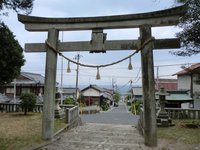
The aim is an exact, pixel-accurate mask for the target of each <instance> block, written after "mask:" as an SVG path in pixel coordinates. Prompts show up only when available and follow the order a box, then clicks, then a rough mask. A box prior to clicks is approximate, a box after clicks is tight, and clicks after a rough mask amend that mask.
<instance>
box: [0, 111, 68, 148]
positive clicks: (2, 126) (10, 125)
mask: <svg viewBox="0 0 200 150" xmlns="http://www.w3.org/2000/svg"><path fill="white" fill-rule="evenodd" d="M65 125H66V124H65V123H64V120H61V119H60V120H55V129H54V131H55V132H57V131H58V130H60V129H61V128H63V127H64V126H65ZM41 133H42V114H41V113H28V114H27V115H26V116H25V115H23V113H1V114H0V135H1V136H0V149H1V150H11V149H14V150H19V149H22V148H23V147H29V146H32V145H34V144H40V143H42V142H43V141H42V139H41Z"/></svg>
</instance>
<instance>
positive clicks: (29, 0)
mask: <svg viewBox="0 0 200 150" xmlns="http://www.w3.org/2000/svg"><path fill="white" fill-rule="evenodd" d="M33 1H34V0H0V12H1V13H0V15H7V14H8V12H4V11H5V10H14V11H15V12H17V13H19V12H22V13H25V14H30V13H31V12H32V9H33Z"/></svg>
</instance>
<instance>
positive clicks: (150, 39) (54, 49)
mask: <svg viewBox="0 0 200 150" xmlns="http://www.w3.org/2000/svg"><path fill="white" fill-rule="evenodd" d="M154 40H155V38H153V37H151V38H149V39H148V40H146V41H145V42H144V43H143V45H142V46H141V47H139V48H138V49H136V51H134V52H133V53H132V54H130V55H128V56H127V57H125V58H122V59H120V60H118V61H115V62H112V63H109V64H104V65H88V64H82V63H80V62H76V61H74V60H71V59H70V58H68V57H66V56H64V55H63V53H61V52H60V51H59V50H57V49H56V48H54V47H53V46H52V45H51V44H50V43H49V42H48V41H47V40H46V41H45V44H46V46H47V47H49V48H50V49H51V50H53V51H55V52H56V53H58V54H59V55H60V56H61V57H63V58H65V59H66V60H68V61H70V62H72V63H74V64H77V65H80V66H82V67H90V68H97V69H99V68H103V67H108V66H112V65H115V64H118V63H120V62H122V61H124V60H126V59H129V58H131V57H132V56H133V55H135V54H136V53H138V52H139V51H140V50H142V49H143V48H144V47H145V46H146V45H147V44H149V43H150V42H152V41H154Z"/></svg>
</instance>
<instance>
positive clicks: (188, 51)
mask: <svg viewBox="0 0 200 150" xmlns="http://www.w3.org/2000/svg"><path fill="white" fill-rule="evenodd" d="M176 2H178V3H185V4H186V5H187V7H188V10H187V13H186V14H185V15H184V16H183V17H182V18H181V20H180V23H179V27H181V28H182V29H183V30H182V31H181V32H179V33H178V34H177V37H178V38H180V40H181V44H182V49H181V50H180V51H177V52H174V53H173V54H175V55H178V56H191V55H196V54H199V53H200V1H199V0H177V1H176Z"/></svg>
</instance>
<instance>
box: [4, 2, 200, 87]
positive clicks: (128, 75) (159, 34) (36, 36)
mask: <svg viewBox="0 0 200 150" xmlns="http://www.w3.org/2000/svg"><path fill="white" fill-rule="evenodd" d="M174 6H175V4H174V0H167V1H164V0H140V1H138V0H35V1H34V8H33V12H32V14H31V15H32V16H41V17H66V18H68V17H90V16H107V15H121V14H134V13H143V12H151V11H156V10H162V9H167V8H170V7H174ZM2 20H3V21H4V22H5V23H6V24H7V25H8V26H9V28H10V29H11V30H12V31H13V33H14V34H15V35H16V39H18V41H19V42H20V44H21V46H22V47H24V43H36V42H40V43H41V42H44V41H45V40H46V38H47V33H44V32H28V31H26V30H25V28H24V25H23V24H22V23H20V22H19V21H18V20H17V14H16V13H15V12H9V16H8V17H2ZM179 30H180V29H179V28H178V27H162V28H153V29H152V34H153V36H154V37H155V38H172V37H175V33H176V32H178V31H179ZM104 32H105V33H107V39H108V40H111V39H113V40H118V39H138V37H139V33H138V29H125V30H105V31H104ZM59 38H60V40H61V41H65V42H66V41H86V40H88V41H89V40H90V39H91V31H76V32H71V31H70V32H69V31H68V32H63V33H60V37H59ZM169 51H170V50H162V51H161V50H157V51H154V65H155V66H159V71H158V74H159V77H160V78H175V76H171V75H172V74H174V73H176V72H177V71H179V70H181V69H180V66H181V65H182V64H186V65H187V64H188V63H197V62H198V57H199V56H198V55H196V56H193V57H177V56H173V55H171V54H169ZM131 53H132V51H126V52H122V51H115V52H107V53H105V54H89V53H88V52H80V55H81V56H82V57H81V58H80V62H81V63H84V64H106V63H112V62H113V61H117V60H119V59H121V58H124V57H126V56H128V55H129V54H131ZM64 54H65V56H67V57H69V58H71V59H73V58H74V57H75V55H77V52H73V53H72V52H68V53H64ZM24 56H25V59H26V63H25V66H23V67H22V71H26V72H33V73H40V74H42V75H44V71H45V53H24ZM63 63H64V65H63V69H64V70H63V85H64V86H74V87H75V82H76V70H75V69H76V66H75V65H73V64H72V65H71V69H72V72H71V73H68V74H67V73H66V68H67V61H66V60H63ZM132 64H133V70H131V71H130V70H128V69H127V66H128V60H127V61H125V62H123V63H120V64H117V65H114V66H111V67H107V68H105V69H102V68H101V69H100V75H101V80H96V79H95V76H96V69H92V68H83V67H80V73H79V84H80V85H82V84H84V85H87V84H89V83H90V84H97V85H100V84H101V85H111V83H112V79H113V80H114V82H115V84H117V85H125V84H126V83H127V82H128V81H130V80H133V83H134V85H141V79H140V77H141V72H140V69H141V68H140V67H141V61H140V53H138V54H136V55H135V56H134V57H133V58H132ZM166 65H170V66H166ZM155 75H157V68H156V67H155ZM57 82H59V83H60V82H61V58H60V57H58V67H57Z"/></svg>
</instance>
